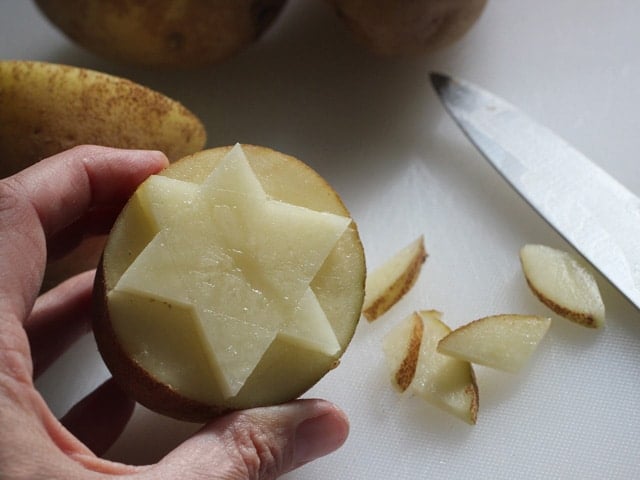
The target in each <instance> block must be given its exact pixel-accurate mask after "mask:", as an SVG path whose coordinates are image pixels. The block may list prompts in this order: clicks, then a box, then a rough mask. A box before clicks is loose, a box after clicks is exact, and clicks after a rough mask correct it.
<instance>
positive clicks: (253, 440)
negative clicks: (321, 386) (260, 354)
mask: <svg viewBox="0 0 640 480" xmlns="http://www.w3.org/2000/svg"><path fill="white" fill-rule="evenodd" d="M348 433H349V422H348V420H347V417H346V415H345V414H344V413H343V412H342V411H341V410H339V409H338V408H337V407H336V406H334V405H333V404H331V403H329V402H326V401H323V400H297V401H294V402H290V403H287V404H284V405H278V406H274V407H265V408H256V409H251V410H245V411H240V412H234V413H231V414H229V415H226V416H224V417H220V418H218V419H215V420H213V421H212V422H210V423H209V424H207V425H206V426H204V427H203V428H202V429H201V430H200V431H199V432H198V433H196V434H195V435H194V436H193V437H191V438H190V439H188V440H187V441H185V442H184V443H183V444H181V445H180V446H179V447H178V448H176V449H175V450H173V451H172V452H171V453H170V454H168V455H167V456H166V457H165V458H164V459H162V460H161V461H160V463H158V464H157V465H155V466H154V467H152V468H151V469H150V470H147V472H145V473H148V474H150V476H151V477H152V478H156V479H157V478H183V479H189V480H199V479H204V478H207V479H224V480H240V479H243V480H244V479H251V480H257V479H260V480H264V479H272V478H277V477H278V476H279V475H282V474H284V473H286V472H288V471H290V470H293V469H295V468H297V467H299V466H301V465H304V464H305V463H308V462H310V461H312V460H314V459H316V458H318V457H321V456H324V455H326V454H328V453H330V452H332V451H334V450H336V449H337V448H339V447H340V446H341V445H342V444H343V443H344V441H345V440H346V438H347V435H348Z"/></svg>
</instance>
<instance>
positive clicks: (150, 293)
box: [94, 145, 365, 421]
mask: <svg viewBox="0 0 640 480" xmlns="http://www.w3.org/2000/svg"><path fill="white" fill-rule="evenodd" d="M364 279H365V262H364V253H363V250H362V245H361V243H360V240H359V236H358V232H357V228H356V226H355V223H354V222H353V221H352V220H351V218H350V216H349V212H348V211H347V209H346V208H345V207H344V205H343V204H342V202H341V200H340V198H339V197H338V195H337V194H336V193H335V191H333V189H331V187H330V186H329V185H328V184H327V183H326V182H325V181H324V180H323V179H322V178H321V177H319V176H318V175H317V174H316V173H315V172H314V171H313V170H311V169H310V168H309V167H307V166H306V165H304V164H303V163H301V162H299V161H298V160H296V159H294V158H292V157H289V156H286V155H284V154H281V153H278V152H275V151H273V150H270V149H267V148H264V147H255V146H244V147H241V146H239V145H237V146H236V147H234V148H230V147H225V148H217V149H212V150H206V151H203V152H200V153H197V154H195V155H192V156H190V157H186V158H184V159H182V160H180V161H178V162H176V163H175V164H173V165H171V166H170V167H169V168H168V169H166V170H165V171H164V172H163V173H162V174H161V175H155V176H152V177H150V178H149V179H148V180H147V181H145V182H144V183H143V184H142V185H141V186H140V187H139V189H138V190H137V192H136V194H135V195H134V196H133V197H132V198H131V200H130V201H129V202H128V204H127V206H126V207H125V209H124V210H123V212H122V214H121V215H120V217H119V218H118V220H117V221H116V223H115V225H114V228H113V230H112V232H111V234H110V236H109V241H108V243H107V246H106V249H105V252H104V256H103V260H102V264H101V267H100V269H99V272H98V276H97V279H96V282H97V283H96V297H95V298H96V307H97V315H96V320H95V323H94V331H95V335H96V340H97V343H98V346H99V348H100V351H101V353H102V355H103V357H104V359H105V362H106V364H107V366H108V367H109V369H110V370H111V372H112V373H113V375H114V377H115V378H116V379H117V380H118V382H119V383H120V384H121V385H122V387H123V388H124V389H125V390H126V391H128V392H129V393H130V394H131V395H133V396H134V398H136V399H137V400H138V401H139V402H140V403H142V404H144V405H146V406H147V407H148V408H151V409H153V410H156V411H159V412H161V413H165V414H167V415H171V416H174V417H176V418H181V419H186V420H194V421H201V420H206V419H207V418H210V417H212V416H215V415H217V414H220V413H222V412H224V411H227V410H232V409H240V408H249V407H255V406H260V405H270V404H275V403H280V402H284V401H288V400H291V399H293V398H296V397H297V396H299V395H301V394H302V393H303V392H305V391H306V390H307V389H309V388H310V387H311V386H312V385H314V384H315V383H316V382H317V381H318V380H319V379H320V378H321V377H322V376H323V375H324V374H325V373H326V372H327V371H329V370H330V369H331V368H333V367H334V366H335V364H336V362H337V360H338V359H339V358H340V356H341V355H342V353H343V352H344V350H345V348H346V347H347V345H348V344H349V342H350V340H351V337H352V335H353V333H354V330H355V327H356V324H357V322H358V319H359V317H360V312H361V308H362V301H363V297H364Z"/></svg>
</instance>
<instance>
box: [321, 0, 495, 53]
mask: <svg viewBox="0 0 640 480" xmlns="http://www.w3.org/2000/svg"><path fill="white" fill-rule="evenodd" d="M327 2H328V3H329V4H331V5H332V6H333V7H334V9H335V11H336V13H337V14H338V16H339V17H340V18H342V19H343V21H344V22H345V23H346V24H347V26H348V28H349V29H350V30H351V32H352V33H353V34H354V36H355V37H356V39H357V40H358V41H360V43H362V44H364V45H365V46H367V47H368V48H369V49H370V50H371V51H373V52H375V53H378V54H382V55H417V54H424V53H430V52H433V51H436V50H439V49H441V48H444V47H446V46H448V45H450V44H452V43H454V42H455V41H457V40H458V39H459V38H460V37H462V36H463V35H464V34H465V33H466V32H467V31H468V30H469V29H470V28H471V26H472V25H473V24H474V23H475V22H476V20H477V19H478V17H479V16H480V14H481V13H482V11H483V10H484V7H485V5H486V3H487V0H413V1H407V0H402V1H397V0H327Z"/></svg>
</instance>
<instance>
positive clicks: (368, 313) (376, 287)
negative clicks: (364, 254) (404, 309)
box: [362, 236, 427, 322]
mask: <svg viewBox="0 0 640 480" xmlns="http://www.w3.org/2000/svg"><path fill="white" fill-rule="evenodd" d="M426 259H427V252H426V250H425V248H424V237H423V236H420V237H418V238H417V239H416V240H414V241H413V242H411V243H410V244H409V245H407V246H406V247H404V248H403V249H402V250H400V251H398V252H397V253H396V254H395V255H393V256H392V257H391V258H389V259H388V260H387V261H386V262H385V263H384V264H383V265H381V266H380V267H378V268H377V269H375V270H373V271H372V272H371V273H370V274H369V275H368V276H367V282H366V290H365V291H366V293H365V300H364V305H363V311H362V313H363V315H364V316H365V318H366V319H367V320H369V321H370V322H372V321H373V320H375V319H377V318H378V317H380V315H382V314H383V313H385V312H387V311H388V310H389V309H390V308H391V307H392V306H393V305H395V304H396V303H397V302H398V301H399V300H400V299H401V298H402V297H403V296H404V295H405V294H406V293H407V292H408V291H409V290H410V289H411V287H413V285H414V284H415V283H416V280H417V279H418V276H419V275H420V270H421V269H422V264H423V263H424V262H425V260H426Z"/></svg>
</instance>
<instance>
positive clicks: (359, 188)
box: [0, 0, 640, 480]
mask: <svg viewBox="0 0 640 480" xmlns="http://www.w3.org/2000/svg"><path fill="white" fill-rule="evenodd" d="M638 25H640V8H639V5H638V2H636V1H635V0H626V1H607V2H605V1H597V0H588V1H587V0H544V1H543V0H538V1H535V2H523V1H515V0H490V2H489V6H488V8H487V9H486V11H485V13H484V15H483V16H482V18H481V19H480V21H479V22H478V23H477V24H476V26H475V27H474V28H473V30H472V31H471V32H470V33H469V34H468V35H467V36H466V37H465V38H464V39H463V40H462V41H460V42H459V43H457V44H456V45H455V46H453V47H451V48H449V49H447V50H446V51H442V52H441V53H438V54H436V55H433V56H431V57H429V58H420V59H384V58H378V57H375V56H372V55H370V54H368V53H367V52H365V51H364V50H363V49H361V48H360V47H359V46H357V45H355V44H354V43H353V42H352V40H351V37H350V36H348V35H347V34H346V33H345V31H344V30H343V28H342V26H341V25H340V24H338V23H337V22H336V20H335V19H334V17H333V15H332V14H331V12H330V11H329V9H328V8H327V7H326V5H324V4H322V2H301V1H294V0H292V1H291V2H290V5H289V7H288V8H287V10H286V11H285V13H284V14H283V16H282V17H281V18H280V19H279V20H278V22H277V24H276V25H275V27H274V28H273V30H272V31H270V32H269V34H268V35H267V36H266V37H265V38H264V39H263V40H262V41H261V42H260V43H259V44H257V45H256V46H255V47H253V48H251V49H250V50H248V51H246V52H245V53H243V54H242V55H240V56H238V57H236V58H234V59H232V60H230V61H228V62H226V63H225V64H223V65H220V66H218V67H215V68H211V69H207V70H201V71H195V72H183V73H165V74H162V75H158V74H155V73H152V72H146V71H143V70H138V69H132V68H127V67H123V66H119V65H114V64H111V63H108V62H106V61H104V60H101V59H99V58H96V57H94V56H93V55H91V54H89V53H87V52H85V51H83V50H81V49H79V48H78V47H76V46H74V45H72V44H71V43H70V42H68V41H67V40H66V39H65V38H64V37H63V36H62V35H60V34H59V33H58V32H57V31H56V30H54V29H53V28H52V27H50V25H49V24H48V23H47V22H46V21H45V20H44V19H43V18H42V17H41V16H40V14H39V13H38V11H37V10H36V9H35V8H34V7H33V5H32V4H31V2H25V1H23V0H4V1H3V2H2V4H1V5H0V57H1V58H24V59H39V60H47V61H53V62H61V63H70V64H75V65H79V66H83V67H90V68H95V69H99V70H103V71H107V72H110V73H114V74H118V75H122V76H126V77H129V78H131V79H133V80H136V81H138V82H140V83H143V84H146V85H148V86H151V87H153V88H155V89H158V90H160V91H162V92H164V93H166V94H168V95H170V96H172V97H174V98H176V99H178V100H180V101H182V102H183V103H184V104H185V105H186V106H187V107H189V108H191V109H192V110H193V111H194V112H195V113H197V114H198V115H199V116H200V117H201V118H202V119H203V120H204V121H205V123H206V126H207V129H208V132H209V145H210V146H217V145H226V144H231V143H234V142H237V141H240V142H246V143H255V144H263V145H267V146H271V147H274V148H276V149H279V150H281V151H283V152H287V153H290V154H294V155H296V156H298V157H299V158H301V159H303V160H305V161H307V162H308V163H310V164H311V165H312V166H313V167H314V168H316V169H317V170H318V171H319V172H320V173H321V174H323V175H324V176H326V177H327V179H328V180H329V181H330V182H331V183H332V184H333V185H335V187H336V188H337V189H338V190H339V192H340V193H341V194H342V195H343V197H344V200H345V202H346V204H347V205H348V207H349V208H350V209H351V211H352V213H353V216H354V217H355V219H356V220H357V221H358V223H359V226H360V230H361V234H362V239H363V243H364V245H365V249H366V253H367V256H368V263H369V266H370V267H375V266H376V265H378V264H379V263H380V262H381V261H383V260H384V259H385V258H386V257H387V256H389V255H390V254H392V253H393V252H394V251H395V250H397V249H398V248H400V247H401V246H403V245H405V244H406V243H408V242H410V241H411V240H413V239H414V238H415V237H417V236H418V235H420V234H424V235H425V239H426V245H427V249H428V250H429V253H430V257H429V259H428V260H427V263H426V264H425V267H424V270H423V274H422V276H421V278H420V280H419V282H418V284H417V285H416V287H415V288H414V290H413V291H412V292H411V293H410V294H409V295H408V296H407V297H406V298H405V299H404V300H403V301H402V302H401V303H400V304H398V305H397V307H396V308H395V309H394V310H393V311H392V312H390V313H389V314H388V315H386V316H385V317H383V318H381V319H380V320H378V321H377V323H375V324H367V323H366V322H363V323H362V324H361V325H360V326H359V328H358V330H357V333H356V336H355V338H354V340H353V343H352V346H351V347H350V349H349V350H348V352H347V353H346V355H345V356H344V359H343V362H342V364H341V366H340V368H338V369H337V370H335V371H333V372H331V373H330V374H329V375H327V376H326V377H325V378H324V379H323V380H322V381H321V382H320V383H319V384H318V385H317V387H315V388H314V389H313V390H312V391H311V392H309V394H308V395H309V396H319V397H324V398H327V399H330V400H332V401H334V402H336V403H337V404H338V405H340V406H341V407H342V408H344V409H345V410H346V412H347V413H348V415H349V417H350V419H351V434H350V437H349V439H348V441H347V443H346V444H345V446H344V447H343V448H342V449H340V450H339V451H338V452H336V453H334V454H332V455H330V456H328V457H326V458H324V459H322V460H320V461H318V462H316V463H313V464H311V465H309V466H307V467H305V468H303V469H300V470H299V471H297V472H295V473H292V474H290V475H289V476H288V478H292V479H338V478H340V479H361V478H367V479H369V480H373V479H381V480H382V479H389V478H401V479H405V478H407V479H414V478H442V479H457V478H491V479H513V478H519V479H536V478H564V479H566V478H581V479H603V478H606V479H631V478H639V477H640V433H639V432H640V375H639V373H640V314H639V313H638V312H637V311H635V310H634V309H632V308H631V307H630V306H628V305H627V304H626V303H625V302H624V301H623V300H622V299H621V296H620V295H618V294H617V293H616V292H615V291H613V290H612V289H611V288H610V287H608V286H607V285H606V284H604V283H603V284H602V289H603V292H604V297H605V301H606V303H607V306H608V312H609V314H608V325H607V328H606V329H605V330H604V331H599V332H594V331H590V330H587V329H583V328H581V327H578V326H575V325H572V324H569V323H568V322H566V321H563V320H557V321H555V322H554V324H553V326H552V328H551V330H550V332H549V334H548V336H547V337H546V338H545V340H544V342H543V344H542V345H541V347H540V349H539V351H538V352H537V353H536V355H535V357H534V358H533V360H532V362H531V363H530V364H529V366H528V367H527V368H526V369H525V371H524V372H522V373H521V374H519V375H516V376H514V375H508V374H503V373H498V372H494V371H490V370H488V369H483V368H478V369H477V376H478V382H479V387H480V395H481V397H480V405H481V406H480V413H479V418H478V424H477V425H476V426H474V427H470V426H468V425H466V424H464V423H462V422H460V421H459V420H457V419H455V418H453V417H449V416H448V415H447V414H445V413H441V412H440V411H437V410H435V409H434V408H432V407H430V406H428V405H426V404H423V403H422V402H421V401H419V400H418V399H416V398H404V397H401V396H399V395H398V394H396V393H395V392H394V391H393V390H392V389H391V387H390V385H389V383H388V380H387V373H386V371H385V368H384V363H383V356H382V351H381V347H380V342H381V338H382V336H383V335H384V334H385V333H386V332H387V331H388V330H389V329H390V328H391V327H392V326H393V325H395V324H396V323H397V322H398V321H400V320H401V319H402V318H404V316H405V315H407V314H408V313H409V312H411V311H412V310H414V309H417V308H437V309H439V310H442V311H443V312H444V319H445V321H447V322H448V323H449V325H450V326H452V327H455V326H458V325H461V324H463V323H466V322H468V321H470V320H473V319H475V318H477V317H480V316H484V315H488V314H493V313H504V312H522V313H524V312H530V313H542V314H545V313H547V312H546V310H545V309H544V308H543V307H541V306H540V305H539V304H538V303H537V302H536V301H535V300H534V299H533V298H532V296H531V295H530V294H529V292H528V291H527V289H526V287H525V284H524V282H523V279H522V276H521V273H520V270H519V264H518V258H517V252H518V249H519V248H520V247H521V246H522V245H523V244H525V243H530V242H542V243H547V244H550V245H553V246H556V247H560V248H567V246H566V245H565V244H564V243H563V241H562V240H561V239H560V237H559V236H558V235H556V234H555V233H554V232H552V231H551V229H550V228H549V227H547V226H546V224H545V223H544V222H543V221H541V220H540V219H539V218H538V217H537V216H536V215H535V214H534V213H533V212H532V211H531V210H530V209H529V208H528V207H527V206H526V205H525V204H524V202H523V201H522V200H520V198H519V197H518V196H517V195H516V194H515V193H513V192H512V191H511V190H510V188H509V187H508V186H507V185H506V184H505V183H504V182H503V181H502V180H501V179H500V178H499V177H498V176H497V175H496V174H495V173H494V172H493V170H492V169H491V168H490V167H489V166H488V165H487V164H486V163H485V161H484V160H483V159H482V158H481V157H480V155H479V154H478V153H476V151H475V150H474V149H473V148H472V147H471V146H470V145H469V144H468V143H467V141H466V140H465V138H464V137H463V135H462V134H461V133H460V132H459V131H458V130H457V129H456V127H455V126H454V124H453V122H452V121H451V120H450V119H449V118H448V117H447V116H446V114H445V113H444V111H443V109H442V108H441V106H440V104H439V102H438V100H437V99H436V97H435V95H434V93H433V91H432V90H431V87H430V85H429V81H428V72H429V71H431V70H440V71H443V72H446V73H450V74H454V75H458V76H461V77H463V78H466V79H468V80H471V81H473V82H475V83H478V84H480V85H482V86H484V87H485V88H487V89H489V90H491V91H493V92H495V93H498V94H500V95H501V96H503V97H504V98H506V99H508V100H510V101H511V102H513V103H515V104H517V105H519V106H520V107H521V108H522V109H523V110H525V111H527V112H528V113H529V114H531V115H532V116H533V117H534V118H537V119H539V120H540V121H541V122H543V123H545V124H547V125H548V126H549V127H551V128H552V129H554V130H556V131H557V132H558V133H559V134H561V135H562V136H563V137H565V138H566V139H567V140H568V141H569V142H571V143H572V144H574V145H575V146H576V147H577V148H578V149H580V150H581V151H582V152H584V153H585V154H586V155H587V156H589V157H590V158H592V159H593V160H594V161H595V162H597V163H598V164H600V165H601V166H603V167H604V168H605V169H606V170H608V171H609V172H610V173H611V174H612V175H613V176H615V177H616V178H617V179H618V180H620V181H621V182H622V183H624V184H626V185H627V186H628V187H629V188H630V189H631V190H632V191H634V192H635V193H637V194H640V168H639V166H638V151H639V150H640V133H639V132H640V128H639V127H640V125H639V120H638V109H639V107H640V82H639V81H638V79H639V78H640V28H639V27H638ZM612 214H613V212H612ZM638 241H640V239H638ZM105 376H106V372H105V370H104V368H103V367H102V365H101V363H100V360H99V359H98V358H97V355H96V353H95V346H94V344H93V343H92V341H91V339H90V338H89V337H87V338H86V339H84V340H83V341H81V342H80V343H79V344H78V345H77V347H76V348H75V349H74V350H73V351H71V352H70V354H69V355H68V356H66V357H64V358H63V359H62V361H61V362H59V363H58V364H57V365H56V366H55V367H54V368H53V369H52V370H51V371H50V372H49V373H48V374H47V375H45V377H43V378H42V379H41V380H40V381H39V382H38V387H39V388H40V389H41V391H42V392H43V394H44V396H45V398H47V400H48V401H49V402H50V404H51V406H52V408H53V409H54V411H55V412H56V413H58V414H62V413H64V411H65V409H66V408H68V406H69V405H70V404H71V403H72V402H73V401H75V400H77V399H78V398H80V397H81V396H82V395H83V394H84V393H86V392H87V391H89V390H90V389H91V388H93V387H95V386H96V385H98V384H99V383H101V382H102V381H103V380H104V378H105ZM193 428H194V427H193V426H192V425H188V424H186V425H185V424H180V423H177V422H174V421H171V420H167V419H164V418H161V417H158V416H156V415H154V414H151V413H149V412H147V411H145V410H143V409H138V410H137V412H136V415H135V416H134V420H133V421H132V424H131V426H130V428H129V429H128V430H127V431H126V433H125V435H124V437H123V438H122V439H121V440H120V441H119V443H118V444H116V446H115V447H114V448H113V449H112V450H111V452H110V454H109V455H110V457H111V458H114V459H117V460H121V461H131V462H138V463H143V462H149V461H153V460H154V459H157V458H158V457H159V456H161V455H162V454H163V453H164V452H166V451H168V449H170V448H171V447H172V446H174V445H176V444H177V442H179V441H180V440H181V439H182V438H184V437H185V435H187V434H188V433H189V432H190V431H192V430H193Z"/></svg>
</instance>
